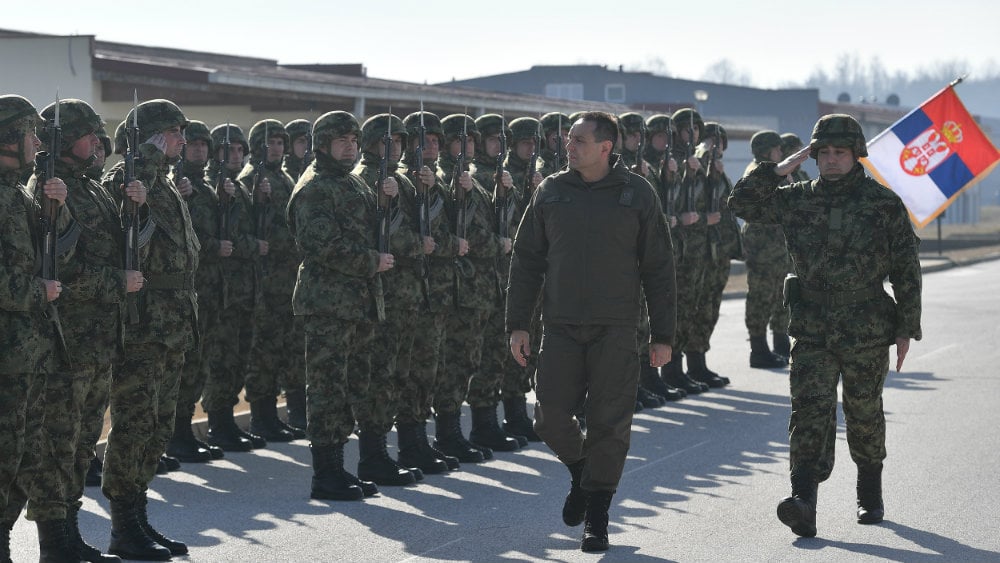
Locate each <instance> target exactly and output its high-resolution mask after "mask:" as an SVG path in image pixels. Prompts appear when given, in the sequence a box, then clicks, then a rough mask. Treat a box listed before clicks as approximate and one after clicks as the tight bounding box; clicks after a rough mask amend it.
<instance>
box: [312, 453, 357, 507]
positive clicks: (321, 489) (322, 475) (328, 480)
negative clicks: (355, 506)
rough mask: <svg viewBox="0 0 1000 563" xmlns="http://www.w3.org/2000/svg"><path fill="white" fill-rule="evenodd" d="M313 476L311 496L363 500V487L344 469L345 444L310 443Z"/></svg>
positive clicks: (323, 498) (315, 497)
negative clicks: (350, 477) (349, 476)
mask: <svg viewBox="0 0 1000 563" xmlns="http://www.w3.org/2000/svg"><path fill="white" fill-rule="evenodd" d="M309 451H310V452H311V453H312V463H313V478H312V491H311V492H310V495H309V496H310V498H314V499H320V500H361V499H362V498H364V496H365V495H364V492H362V490H361V487H360V486H358V485H355V484H354V482H353V479H352V480H349V479H348V478H347V477H346V476H345V474H347V472H346V471H344V444H337V445H336V446H316V445H310V446H309Z"/></svg>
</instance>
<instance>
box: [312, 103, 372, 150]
mask: <svg viewBox="0 0 1000 563" xmlns="http://www.w3.org/2000/svg"><path fill="white" fill-rule="evenodd" d="M312 130H313V146H314V147H326V146H328V145H329V144H330V141H332V140H334V139H336V138H337V137H342V136H344V135H350V134H351V133H353V134H354V135H356V136H357V137H361V126H360V125H358V120H357V119H355V117H354V116H353V115H351V114H350V113H348V112H346V111H339V110H338V111H331V112H327V113H324V114H323V115H321V116H319V117H318V118H316V122H315V123H313V128H312Z"/></svg>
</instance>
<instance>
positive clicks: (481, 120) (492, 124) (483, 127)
mask: <svg viewBox="0 0 1000 563" xmlns="http://www.w3.org/2000/svg"><path fill="white" fill-rule="evenodd" d="M476 129H478V130H479V134H480V135H482V136H484V137H486V136H489V135H496V134H498V133H500V130H501V129H502V130H503V132H504V135H506V136H507V137H508V138H509V137H510V127H509V126H508V125H507V120H506V119H504V117H503V116H502V115H500V114H497V113H487V114H486V115H481V116H479V117H477V118H476Z"/></svg>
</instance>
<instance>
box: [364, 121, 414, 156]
mask: <svg viewBox="0 0 1000 563" xmlns="http://www.w3.org/2000/svg"><path fill="white" fill-rule="evenodd" d="M386 118H388V119H386ZM387 126H388V129H389V135H399V136H400V137H402V140H403V146H404V147H405V146H406V137H407V133H406V127H404V126H403V120H402V119H400V118H398V117H396V116H395V115H390V114H388V113H380V114H378V115H373V116H371V117H369V118H368V119H366V120H365V122H364V124H363V125H362V126H361V150H367V149H368V148H370V147H371V146H372V145H374V144H375V143H377V142H379V141H381V140H382V139H383V138H384V137H385V131H386V127H387ZM375 152H378V151H375Z"/></svg>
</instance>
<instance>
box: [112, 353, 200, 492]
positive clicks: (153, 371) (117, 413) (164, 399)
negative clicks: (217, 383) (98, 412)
mask: <svg viewBox="0 0 1000 563" xmlns="http://www.w3.org/2000/svg"><path fill="white" fill-rule="evenodd" d="M183 366H184V350H183V348H168V347H167V346H164V345H163V344H160V343H157V342H140V343H129V342H126V353H125V357H124V359H123V360H122V361H121V362H120V363H119V364H118V365H116V366H115V368H114V372H113V373H112V375H111V432H110V433H109V434H108V445H107V449H106V450H105V452H104V481H103V483H102V484H101V492H103V493H104V496H105V497H107V498H108V499H111V500H130V499H133V498H135V497H136V496H137V495H139V494H141V493H142V492H143V491H145V490H146V488H147V487H148V486H149V483H150V481H152V480H153V477H154V476H155V475H156V465H157V463H158V462H159V461H160V456H161V455H163V453H164V452H165V451H166V449H167V440H169V439H170V436H171V434H173V432H174V416H175V411H176V408H177V390H178V387H179V385H180V373H181V369H182V367H183Z"/></svg>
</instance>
